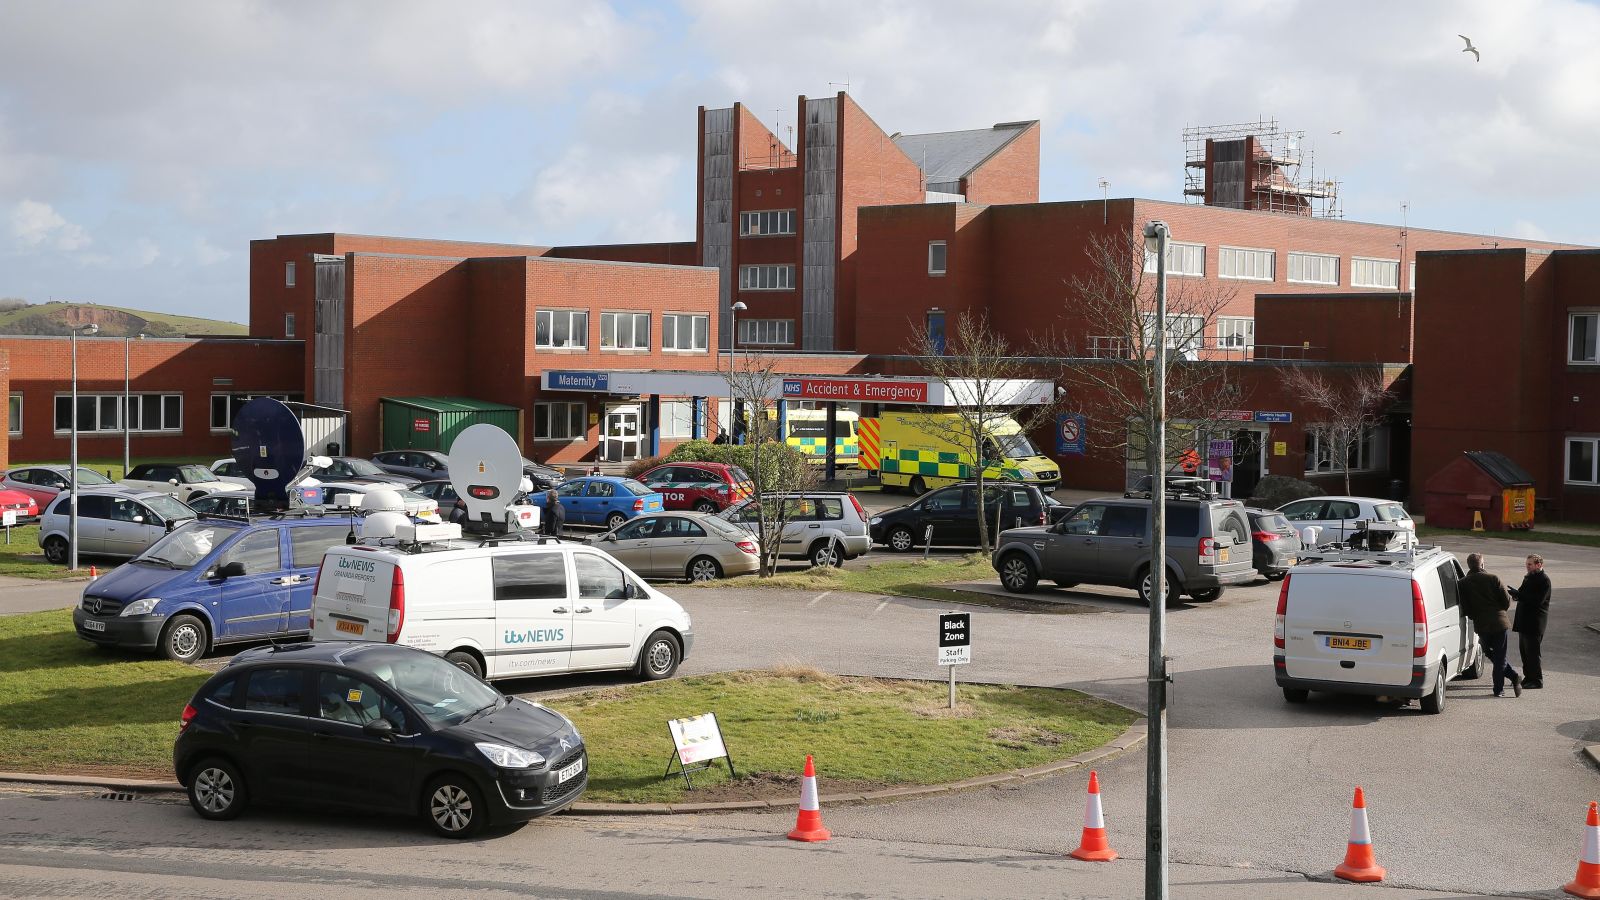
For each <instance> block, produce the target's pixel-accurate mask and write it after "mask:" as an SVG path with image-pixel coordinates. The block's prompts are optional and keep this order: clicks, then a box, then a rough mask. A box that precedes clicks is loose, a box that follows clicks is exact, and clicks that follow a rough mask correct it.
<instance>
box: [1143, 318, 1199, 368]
mask: <svg viewBox="0 0 1600 900" xmlns="http://www.w3.org/2000/svg"><path fill="white" fill-rule="evenodd" d="M1205 329H1206V320H1205V317H1204V316H1167V335H1166V337H1167V349H1168V350H1176V351H1178V352H1179V353H1180V354H1182V355H1183V357H1184V358H1186V359H1194V358H1195V357H1196V356H1197V355H1198V354H1199V352H1200V349H1201V347H1202V346H1204V344H1205V338H1206V334H1205ZM1144 345H1145V346H1146V347H1148V348H1150V350H1151V351H1152V352H1153V351H1154V350H1155V346H1156V317H1155V314H1154V313H1145V314H1144Z"/></svg>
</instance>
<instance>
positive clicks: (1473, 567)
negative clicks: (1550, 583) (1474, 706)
mask: <svg viewBox="0 0 1600 900" xmlns="http://www.w3.org/2000/svg"><path fill="white" fill-rule="evenodd" d="M1458 592H1459V594H1460V597H1461V606H1462V608H1463V609H1464V610H1465V611H1466V614H1467V615H1468V616H1469V617H1471V619H1472V628H1473V630H1474V631H1476V632H1478V641H1479V642H1480V643H1482V644H1483V652H1485V653H1487V654H1489V662H1490V664H1491V665H1493V666H1494V695H1495V696H1496V697H1499V696H1503V694H1502V692H1503V691H1504V690H1505V686H1506V679H1507V678H1509V679H1511V690H1512V691H1513V692H1515V693H1516V695H1517V696H1518V697H1521V696H1522V677H1521V676H1519V675H1518V674H1517V671H1516V670H1515V669H1513V668H1511V666H1510V664H1509V663H1507V662H1506V634H1507V632H1509V631H1510V630H1511V617H1510V616H1508V615H1506V610H1508V609H1510V608H1511V596H1510V595H1509V594H1507V593H1506V586H1505V585H1504V584H1501V583H1500V577H1499V576H1498V575H1491V574H1489V573H1488V572H1485V571H1484V570H1483V556H1482V554H1478V553H1473V554H1469V555H1468V556H1467V576H1466V577H1465V578H1463V579H1461V583H1460V587H1459V590H1458Z"/></svg>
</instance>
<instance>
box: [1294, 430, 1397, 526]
mask: <svg viewBox="0 0 1600 900" xmlns="http://www.w3.org/2000/svg"><path fill="white" fill-rule="evenodd" d="M1339 443H1341V442H1340V441H1338V440H1335V439H1334V438H1333V437H1332V436H1331V435H1328V434H1325V433H1323V432H1321V431H1319V430H1317V429H1314V428H1312V429H1307V431H1306V462H1305V471H1306V474H1307V475H1314V474H1327V473H1330V472H1344V471H1350V472H1365V471H1371V470H1373V469H1379V468H1382V467H1383V466H1384V465H1385V464H1387V462H1388V448H1389V441H1388V433H1387V432H1386V431H1385V430H1384V429H1382V428H1373V429H1369V430H1368V431H1367V432H1366V433H1365V434H1363V435H1362V436H1361V439H1360V440H1358V441H1352V442H1350V448H1349V450H1348V451H1347V452H1346V454H1345V459H1344V460H1343V462H1341V461H1340V460H1339V459H1337V458H1336V454H1337V453H1338V449H1337V446H1338V444H1339ZM1290 518H1291V519H1292V518H1294V517H1293V516H1290Z"/></svg>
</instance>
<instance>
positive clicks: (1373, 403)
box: [1281, 365, 1394, 494]
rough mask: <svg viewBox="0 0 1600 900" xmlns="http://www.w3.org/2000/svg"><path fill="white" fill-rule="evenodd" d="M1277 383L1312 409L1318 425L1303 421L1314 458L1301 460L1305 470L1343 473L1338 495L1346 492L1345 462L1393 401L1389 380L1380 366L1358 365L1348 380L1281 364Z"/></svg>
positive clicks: (1353, 453) (1348, 475)
mask: <svg viewBox="0 0 1600 900" xmlns="http://www.w3.org/2000/svg"><path fill="white" fill-rule="evenodd" d="M1281 371H1282V373H1283V385H1284V387H1285V388H1286V389H1287V392H1288V394H1289V396H1291V397H1294V398H1295V399H1296V400H1298V401H1299V402H1300V404H1301V405H1302V406H1304V407H1306V408H1308V409H1313V410H1316V411H1317V415H1318V421H1315V422H1307V423H1306V424H1305V430H1306V433H1307V434H1310V435H1314V436H1315V437H1316V439H1317V450H1318V452H1317V458H1315V459H1308V460H1306V469H1307V470H1310V471H1321V470H1322V463H1323V462H1324V461H1326V462H1327V463H1328V471H1330V472H1338V471H1342V472H1343V473H1344V492H1345V493H1346V494H1348V493H1350V458H1351V457H1352V456H1354V455H1355V451H1356V448H1357V447H1358V446H1360V444H1361V442H1362V441H1363V440H1364V439H1365V438H1366V436H1367V435H1368V434H1369V433H1370V432H1371V431H1372V430H1373V429H1374V428H1376V427H1378V425H1379V424H1380V423H1381V421H1382V414H1383V412H1384V409H1385V408H1386V407H1387V406H1388V405H1389V401H1390V400H1391V399H1393V397H1394V393H1393V392H1392V391H1391V390H1390V389H1389V384H1390V382H1389V379H1388V378H1386V377H1385V376H1384V372H1383V367H1382V366H1377V365H1374V366H1363V367H1361V368H1359V369H1356V370H1355V371H1353V372H1351V373H1350V377H1348V378H1335V377H1330V376H1329V374H1327V373H1325V372H1322V371H1318V370H1314V369H1310V368H1307V367H1305V366H1286V367H1284V368H1283V369H1282V370H1281Z"/></svg>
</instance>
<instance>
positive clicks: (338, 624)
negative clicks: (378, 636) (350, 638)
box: [333, 619, 367, 634]
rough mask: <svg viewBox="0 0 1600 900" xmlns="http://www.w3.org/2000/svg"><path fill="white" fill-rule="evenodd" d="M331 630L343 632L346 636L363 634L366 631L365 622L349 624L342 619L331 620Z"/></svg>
mask: <svg viewBox="0 0 1600 900" xmlns="http://www.w3.org/2000/svg"><path fill="white" fill-rule="evenodd" d="M333 630H334V631H343V632H345V633H347V634H363V633H365V632H366V630H367V623H365V622H349V621H346V620H344V619H334V620H333Z"/></svg>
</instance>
